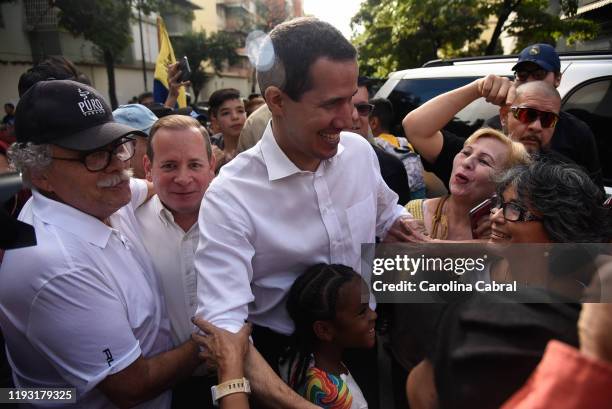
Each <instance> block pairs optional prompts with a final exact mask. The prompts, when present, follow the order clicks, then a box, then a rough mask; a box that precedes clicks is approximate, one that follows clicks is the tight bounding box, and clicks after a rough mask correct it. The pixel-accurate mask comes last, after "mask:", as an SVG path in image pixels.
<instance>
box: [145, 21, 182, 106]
mask: <svg viewBox="0 0 612 409" xmlns="http://www.w3.org/2000/svg"><path fill="white" fill-rule="evenodd" d="M157 38H158V39H159V54H158V55H157V62H156V63H155V79H154V80H153V97H154V98H155V102H160V103H162V104H163V103H164V102H165V101H166V97H167V96H168V88H169V87H168V71H167V68H166V67H168V65H170V64H174V63H175V62H176V58H175V57H174V50H172V44H170V37H169V36H168V31H166V25H165V24H164V21H163V20H162V19H161V17H158V18H157ZM178 106H179V108H184V107H186V106H187V98H186V97H185V89H184V88H183V87H181V88H180V90H179V96H178Z"/></svg>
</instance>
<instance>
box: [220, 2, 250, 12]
mask: <svg viewBox="0 0 612 409" xmlns="http://www.w3.org/2000/svg"><path fill="white" fill-rule="evenodd" d="M217 4H218V5H222V6H225V7H226V8H228V9H234V10H236V11H238V10H239V11H241V12H243V13H247V14H255V13H256V8H255V1H253V0H217Z"/></svg>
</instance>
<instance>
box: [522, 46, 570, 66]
mask: <svg viewBox="0 0 612 409" xmlns="http://www.w3.org/2000/svg"><path fill="white" fill-rule="evenodd" d="M524 62H532V63H534V64H537V65H539V66H540V67H542V68H543V69H545V70H546V71H549V72H561V61H560V60H559V54H557V51H556V50H555V48H554V47H553V46H551V45H548V44H532V45H530V46H528V47H526V48H524V49H523V51H521V53H520V54H519V58H518V62H517V63H516V64H515V65H514V67H512V71H516V70H517V68H518V66H519V65H521V64H522V63H524Z"/></svg>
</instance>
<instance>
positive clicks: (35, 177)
mask: <svg viewBox="0 0 612 409" xmlns="http://www.w3.org/2000/svg"><path fill="white" fill-rule="evenodd" d="M29 176H30V182H32V186H34V187H35V188H36V189H38V190H42V191H45V192H53V184H52V183H51V181H50V180H49V178H48V176H47V170H42V171H39V170H32V171H30V175H29Z"/></svg>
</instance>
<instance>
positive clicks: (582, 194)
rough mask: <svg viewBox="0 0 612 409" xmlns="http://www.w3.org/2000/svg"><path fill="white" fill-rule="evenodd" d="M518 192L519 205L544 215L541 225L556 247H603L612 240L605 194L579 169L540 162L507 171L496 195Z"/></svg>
mask: <svg viewBox="0 0 612 409" xmlns="http://www.w3.org/2000/svg"><path fill="white" fill-rule="evenodd" d="M509 187H514V188H515V189H516V193H517V196H518V198H519V201H521V202H522V203H524V204H525V205H527V206H529V207H531V208H532V209H534V210H535V211H536V212H538V213H539V214H541V215H542V224H543V225H544V229H545V230H546V232H547V234H548V236H549V238H550V239H551V241H553V242H556V243H603V242H608V241H610V239H612V221H611V217H612V214H611V212H610V210H609V209H606V208H605V207H604V206H603V202H604V194H603V192H602V191H601V189H600V188H599V187H598V186H596V185H595V184H594V183H593V181H592V180H591V178H590V177H589V176H588V175H587V174H586V173H585V172H584V171H583V170H582V169H581V168H579V167H578V166H575V165H570V164H562V163H559V162H557V161H549V160H546V159H545V158H539V160H536V161H534V162H533V163H532V164H530V165H523V166H517V167H514V168H512V169H510V170H509V171H507V172H506V173H505V174H504V175H503V176H502V177H501V180H500V182H499V184H498V185H497V194H498V196H500V197H501V194H502V193H503V192H504V191H505V190H506V189H507V188H509Z"/></svg>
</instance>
